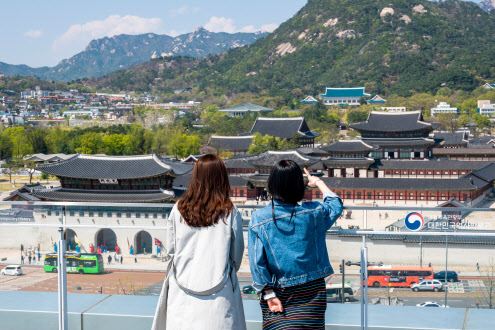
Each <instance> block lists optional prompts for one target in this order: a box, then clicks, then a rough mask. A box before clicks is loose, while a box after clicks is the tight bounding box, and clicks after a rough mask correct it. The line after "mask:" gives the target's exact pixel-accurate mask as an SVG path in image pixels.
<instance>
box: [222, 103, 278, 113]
mask: <svg viewBox="0 0 495 330" xmlns="http://www.w3.org/2000/svg"><path fill="white" fill-rule="evenodd" d="M220 111H221V112H248V111H253V112H255V111H273V109H270V108H267V107H263V106H261V105H257V104H253V103H250V102H245V103H242V104H238V105H234V106H233V107H230V108H225V109H221V110H220Z"/></svg>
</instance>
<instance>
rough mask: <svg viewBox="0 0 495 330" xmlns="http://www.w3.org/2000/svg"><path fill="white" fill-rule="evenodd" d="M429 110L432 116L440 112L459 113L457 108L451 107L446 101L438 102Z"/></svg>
mask: <svg viewBox="0 0 495 330" xmlns="http://www.w3.org/2000/svg"><path fill="white" fill-rule="evenodd" d="M430 111H431V115H432V116H438V115H439V114H441V113H454V114H457V113H459V110H458V109H457V108H454V107H451V106H450V104H447V102H440V103H439V104H438V105H437V106H436V107H434V108H431V109H430Z"/></svg>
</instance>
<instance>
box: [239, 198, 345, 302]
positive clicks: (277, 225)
mask: <svg viewBox="0 0 495 330" xmlns="http://www.w3.org/2000/svg"><path fill="white" fill-rule="evenodd" d="M274 206H275V221H273V217H272V205H271V203H270V204H269V205H268V206H267V207H265V208H263V209H260V210H258V211H256V212H254V213H253V215H252V217H251V222H250V224H249V231H248V250H249V264H250V268H251V274H252V276H253V287H254V289H255V291H256V292H257V293H260V292H261V291H262V290H263V288H264V287H275V288H284V287H290V286H294V285H299V284H304V283H307V282H310V281H313V280H316V279H318V278H322V277H326V276H328V275H331V274H333V269H332V266H331V265H330V261H329V259H328V251H327V246H326V241H325V238H326V231H327V230H328V229H330V227H332V225H333V224H334V223H335V221H337V219H338V218H339V217H340V215H341V214H342V210H343V204H342V201H341V199H340V198H339V197H338V196H337V195H336V194H335V193H333V192H326V193H324V194H323V203H319V202H303V203H302V204H301V205H299V204H298V205H296V207H295V209H294V211H295V212H294V215H293V217H292V220H290V219H291V214H292V210H293V205H290V204H285V203H281V202H279V201H277V200H274Z"/></svg>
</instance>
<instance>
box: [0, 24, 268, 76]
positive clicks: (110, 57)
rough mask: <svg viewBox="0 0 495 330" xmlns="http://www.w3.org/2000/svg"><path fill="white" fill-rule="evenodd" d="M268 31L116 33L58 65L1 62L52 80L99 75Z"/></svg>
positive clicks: (6, 70)
mask: <svg viewBox="0 0 495 330" xmlns="http://www.w3.org/2000/svg"><path fill="white" fill-rule="evenodd" d="M267 34H268V33H267V32H256V33H234V34H230V33H224V32H220V33H214V32H210V31H207V30H206V29H204V28H202V27H200V28H197V29H196V30H195V31H193V32H192V33H188V34H182V35H179V36H177V37H171V36H168V35H159V34H153V33H149V34H140V35H117V36H113V37H105V38H102V39H96V40H93V41H91V42H90V43H89V45H88V46H87V47H86V49H85V50H84V51H82V52H80V53H78V54H76V55H74V56H72V57H71V58H69V59H64V60H62V61H61V62H60V63H59V64H57V65H56V66H55V67H41V68H31V67H29V66H27V65H10V64H6V63H2V62H0V72H1V73H2V74H4V75H7V76H13V75H21V76H37V77H40V78H43V79H49V80H57V81H60V80H66V81H69V80H76V79H80V78H89V77H99V76H102V75H105V74H108V73H110V72H114V71H117V70H119V69H125V68H128V67H131V66H133V65H136V64H140V63H143V62H146V61H149V60H150V59H153V58H158V57H162V56H177V55H181V56H191V57H196V58H201V57H204V56H207V55H210V54H218V53H221V52H224V51H225V50H228V49H230V48H236V47H242V46H244V45H249V44H251V43H253V42H254V41H256V40H258V39H259V38H261V37H264V36H265V35H267Z"/></svg>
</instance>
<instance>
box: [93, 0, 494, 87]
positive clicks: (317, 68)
mask: <svg viewBox="0 0 495 330" xmlns="http://www.w3.org/2000/svg"><path fill="white" fill-rule="evenodd" d="M493 31H495V11H493V10H492V11H490V12H487V11H484V10H482V9H481V8H480V6H478V5H477V4H475V3H473V2H465V1H457V0H450V1H439V2H432V1H426V0H414V1H412V2H411V1H409V0H308V2H307V4H306V5H305V6H304V7H303V8H301V9H300V10H299V11H298V12H297V13H296V14H295V15H294V16H293V17H292V18H291V19H289V20H288V21H286V22H284V23H282V24H281V25H280V26H279V27H278V28H277V29H276V30H275V31H274V32H272V33H270V34H269V35H268V36H266V37H264V38H262V39H260V40H257V41H256V42H254V43H253V44H250V45H248V46H245V47H239V48H235V49H231V50H229V51H227V52H225V53H222V54H221V55H216V56H209V57H207V58H204V59H184V58H182V59H176V58H163V59H158V60H152V61H150V62H148V63H144V64H141V65H138V66H136V67H133V68H129V69H126V70H120V71H117V72H115V73H112V74H110V75H108V76H106V77H102V78H100V79H99V80H96V81H93V82H91V83H92V84H95V85H96V86H98V87H99V88H113V89H120V90H140V89H148V88H150V87H149V86H153V88H155V89H156V90H159V91H167V90H170V89H171V88H174V87H182V86H193V85H195V84H196V86H198V83H201V85H199V86H200V87H198V89H201V90H207V89H208V88H210V89H212V90H213V89H214V90H216V91H225V92H226V91H229V92H233V93H236V92H258V91H260V90H274V89H278V90H280V89H285V90H288V91H290V90H292V89H294V88H300V89H301V90H302V91H303V92H304V93H305V94H311V95H315V94H317V93H321V92H324V89H325V87H346V86H349V87H351V86H354V87H356V86H365V87H366V91H367V92H371V93H384V94H388V93H395V94H398V95H403V96H408V95H411V94H412V93H415V92H431V91H433V92H434V91H436V90H437V89H439V88H440V87H441V86H446V87H450V88H451V89H454V90H467V91H469V90H473V89H475V88H476V87H478V86H480V85H481V84H482V81H492V80H493V79H494V78H495V67H494V66H493V63H495V52H494V51H493V49H495V33H494V32H493ZM155 78H159V79H155Z"/></svg>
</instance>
